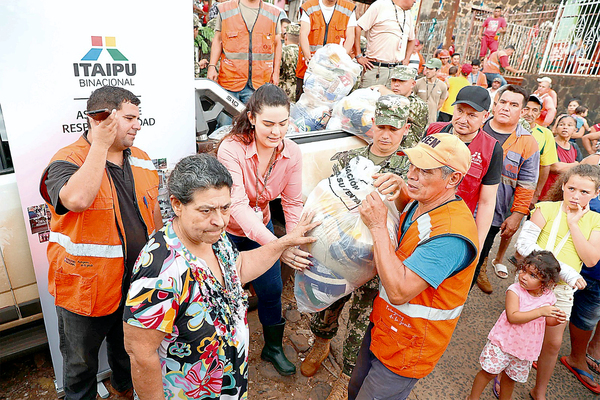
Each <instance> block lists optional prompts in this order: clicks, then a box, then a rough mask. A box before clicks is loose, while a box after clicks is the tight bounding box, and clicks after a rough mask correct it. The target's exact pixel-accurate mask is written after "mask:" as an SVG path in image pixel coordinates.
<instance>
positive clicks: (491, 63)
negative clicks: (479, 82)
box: [482, 50, 508, 74]
mask: <svg viewBox="0 0 600 400" xmlns="http://www.w3.org/2000/svg"><path fill="white" fill-rule="evenodd" d="M504 56H508V54H506V52H505V51H504V50H498V51H495V52H493V53H492V54H490V56H489V57H488V58H487V60H485V61H484V63H483V71H482V72H484V73H485V72H487V73H493V74H500V73H501V72H502V70H503V69H504V68H503V67H502V66H501V65H500V57H504Z"/></svg>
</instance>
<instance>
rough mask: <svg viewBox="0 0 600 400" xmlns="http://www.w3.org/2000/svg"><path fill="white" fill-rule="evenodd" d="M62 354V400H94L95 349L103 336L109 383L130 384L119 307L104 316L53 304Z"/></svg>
mask: <svg viewBox="0 0 600 400" xmlns="http://www.w3.org/2000/svg"><path fill="white" fill-rule="evenodd" d="M56 315H57V317H58V334H59V337H60V352H61V354H62V357H63V378H64V389H65V400H84V399H85V400H88V399H89V400H95V399H96V391H97V389H96V375H97V374H98V352H99V351H100V345H101V344H102V341H103V340H104V339H106V348H107V354H108V364H109V365H110V368H111V370H112V375H111V377H110V383H111V385H112V386H113V388H115V389H116V390H117V391H119V392H122V391H125V390H127V389H129V388H131V387H132V386H133V383H132V381H131V365H130V363H129V356H128V355H127V352H126V351H125V345H124V344H123V308H122V307H119V308H118V309H117V311H115V312H114V313H112V314H110V315H106V316H104V317H87V316H84V315H79V314H75V313H73V312H71V311H68V310H66V309H64V308H62V307H58V306H57V307H56Z"/></svg>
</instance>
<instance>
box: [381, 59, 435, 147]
mask: <svg viewBox="0 0 600 400" xmlns="http://www.w3.org/2000/svg"><path fill="white" fill-rule="evenodd" d="M390 76H391V80H392V82H391V88H392V90H390V89H388V88H386V87H385V86H383V85H378V86H376V87H377V88H378V89H379V92H380V93H381V94H392V93H393V94H396V95H400V96H404V97H406V98H407V99H408V100H410V115H409V117H408V121H409V122H410V129H409V130H408V134H407V135H406V136H405V137H404V139H403V140H402V144H401V146H402V147H405V148H409V147H413V146H414V145H416V144H417V143H419V141H420V140H421V138H423V136H424V135H425V128H426V127H427V117H428V115H429V106H428V105H427V103H425V102H424V101H423V100H421V98H420V97H418V96H416V95H415V94H414V93H413V88H414V87H415V84H416V80H415V79H416V78H417V70H416V69H415V68H413V67H409V66H406V65H398V66H396V67H394V69H393V70H392V72H391V73H390Z"/></svg>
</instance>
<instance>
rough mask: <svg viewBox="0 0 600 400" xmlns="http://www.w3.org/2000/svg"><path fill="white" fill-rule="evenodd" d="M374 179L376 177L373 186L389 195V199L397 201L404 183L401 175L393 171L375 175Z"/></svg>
mask: <svg viewBox="0 0 600 400" xmlns="http://www.w3.org/2000/svg"><path fill="white" fill-rule="evenodd" d="M373 179H375V182H373V186H375V187H376V188H377V190H378V191H379V193H381V194H383V195H384V196H387V195H389V196H388V198H387V199H388V200H389V201H395V200H396V199H397V198H398V197H400V192H401V190H400V189H401V188H402V187H403V185H404V180H403V179H402V178H401V177H400V176H398V175H396V174H394V173H392V172H386V173H383V174H375V175H373Z"/></svg>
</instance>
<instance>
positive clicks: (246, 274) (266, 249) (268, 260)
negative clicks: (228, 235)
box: [236, 213, 321, 285]
mask: <svg viewBox="0 0 600 400" xmlns="http://www.w3.org/2000/svg"><path fill="white" fill-rule="evenodd" d="M313 217H314V213H309V214H303V215H302V217H300V221H299V222H298V225H296V228H294V230H293V231H291V232H290V233H288V234H287V235H285V236H282V237H281V238H279V239H276V240H274V241H272V242H269V243H267V244H265V245H262V246H260V247H259V248H257V249H254V250H250V251H243V252H241V253H240V255H239V257H238V259H237V261H236V269H237V271H238V275H239V277H240V280H241V282H242V285H244V284H246V283H247V282H250V281H253V280H254V279H256V278H258V277H259V276H261V275H262V274H263V273H265V271H266V270H267V269H269V268H271V266H272V265H273V264H274V263H275V261H277V260H278V259H279V257H281V255H282V253H283V252H284V251H285V250H287V249H288V248H292V247H293V246H302V245H306V244H309V243H314V242H316V241H317V239H316V238H314V237H311V236H305V235H306V233H307V232H310V231H311V230H313V229H314V228H315V227H317V226H318V225H320V224H321V222H320V221H317V222H311V221H312V219H313ZM306 254H308V253H306ZM309 263H310V261H309ZM289 265H290V266H291V267H293V268H295V269H303V268H306V267H308V266H309V265H310V264H307V263H301V262H297V261H296V262H294V263H291V264H289Z"/></svg>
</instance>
